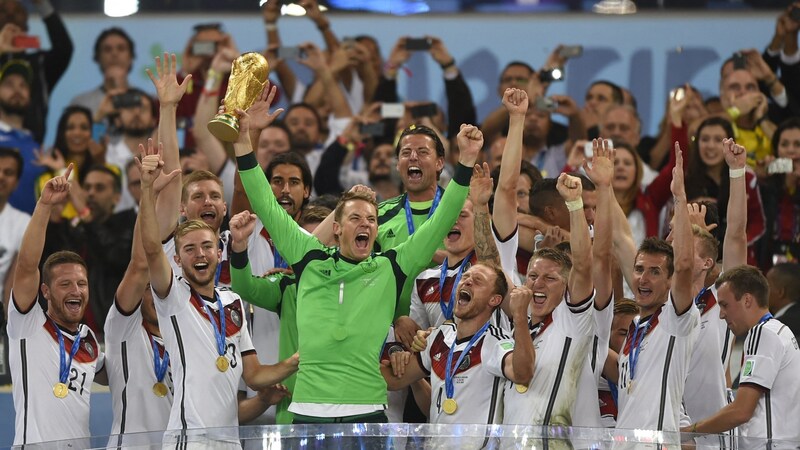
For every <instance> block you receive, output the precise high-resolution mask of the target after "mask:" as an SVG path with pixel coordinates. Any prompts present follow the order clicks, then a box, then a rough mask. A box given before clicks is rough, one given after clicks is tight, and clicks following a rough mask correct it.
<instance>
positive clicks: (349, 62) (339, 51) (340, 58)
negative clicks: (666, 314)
mask: <svg viewBox="0 0 800 450" xmlns="http://www.w3.org/2000/svg"><path fill="white" fill-rule="evenodd" d="M320 54H321V56H322V58H323V59H322V61H321V63H317V62H316V61H315V62H314V67H311V66H309V67H311V68H312V69H313V70H314V71H315V72H316V71H320V70H322V69H324V68H325V66H326V65H327V66H328V67H330V69H331V72H333V73H335V74H338V73H342V72H344V71H345V70H347V69H349V68H350V67H353V66H355V65H357V62H358V61H356V60H355V59H356V55H355V50H353V49H352V48H351V47H347V46H344V45H340V46H339V47H337V48H336V49H335V50H333V51H332V52H331V57H330V61H329V63H328V64H325V59H324V54H322V52H320ZM308 58H310V56H307V59H308Z"/></svg>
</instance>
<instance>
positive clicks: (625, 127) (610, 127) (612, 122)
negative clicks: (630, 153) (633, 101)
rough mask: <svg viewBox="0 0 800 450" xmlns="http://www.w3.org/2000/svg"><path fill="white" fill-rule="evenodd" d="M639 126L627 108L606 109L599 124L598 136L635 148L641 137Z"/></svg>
mask: <svg viewBox="0 0 800 450" xmlns="http://www.w3.org/2000/svg"><path fill="white" fill-rule="evenodd" d="M639 131H640V125H639V121H638V120H636V116H634V115H633V112H632V111H631V110H630V109H629V108H628V107H612V108H610V109H608V111H607V112H606V114H605V115H604V116H603V118H602V120H601V122H600V135H602V136H603V137H604V138H606V139H611V140H612V141H623V142H626V143H628V144H630V145H631V146H632V147H634V148H636V147H637V146H638V145H639V141H640V140H641V137H640V136H639Z"/></svg>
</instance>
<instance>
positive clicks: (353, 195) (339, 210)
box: [333, 191, 378, 223]
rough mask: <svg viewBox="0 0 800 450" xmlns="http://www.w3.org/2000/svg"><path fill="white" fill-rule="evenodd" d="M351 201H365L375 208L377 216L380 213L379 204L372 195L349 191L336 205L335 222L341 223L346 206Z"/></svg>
mask: <svg viewBox="0 0 800 450" xmlns="http://www.w3.org/2000/svg"><path fill="white" fill-rule="evenodd" d="M351 200H363V201H365V202H367V203H369V204H370V205H372V206H374V207H375V212H376V214H377V212H378V203H377V202H375V197H373V194H372V193H369V192H363V191H355V192H353V191H347V192H345V193H344V194H342V196H341V197H340V198H339V202H338V203H336V209H334V211H333V220H335V221H336V222H337V223H341V221H342V214H344V205H345V204H346V203H347V202H349V201H351Z"/></svg>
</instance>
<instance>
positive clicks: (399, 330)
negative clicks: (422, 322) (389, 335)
mask: <svg viewBox="0 0 800 450" xmlns="http://www.w3.org/2000/svg"><path fill="white" fill-rule="evenodd" d="M419 330H420V328H419V325H418V324H417V322H415V321H414V319H412V318H411V317H408V316H400V317H398V318H397V320H395V321H394V337H395V338H397V340H398V341H400V343H402V344H403V345H404V346H405V347H406V348H411V345H412V344H413V343H414V336H416V334H417V331H419Z"/></svg>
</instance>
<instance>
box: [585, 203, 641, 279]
mask: <svg viewBox="0 0 800 450" xmlns="http://www.w3.org/2000/svg"><path fill="white" fill-rule="evenodd" d="M611 219H612V221H611V222H612V223H611V225H612V227H613V228H614V233H613V235H612V236H611V241H612V243H613V245H612V247H611V248H612V255H613V257H614V260H616V262H617V267H618V268H619V270H620V271H621V272H622V278H624V279H625V282H626V283H627V284H628V286H633V262H634V261H635V260H636V243H635V242H634V241H633V231H632V230H631V224H630V222H628V218H627V217H626V216H625V212H624V211H623V210H622V207H621V206H620V205H619V202H618V201H617V197H616V196H612V197H611ZM595 220H596V218H595Z"/></svg>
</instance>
